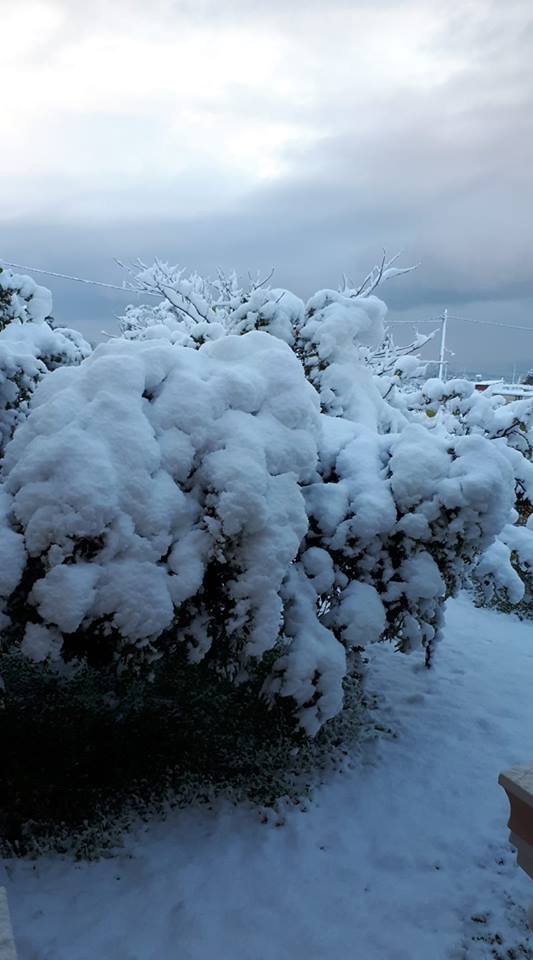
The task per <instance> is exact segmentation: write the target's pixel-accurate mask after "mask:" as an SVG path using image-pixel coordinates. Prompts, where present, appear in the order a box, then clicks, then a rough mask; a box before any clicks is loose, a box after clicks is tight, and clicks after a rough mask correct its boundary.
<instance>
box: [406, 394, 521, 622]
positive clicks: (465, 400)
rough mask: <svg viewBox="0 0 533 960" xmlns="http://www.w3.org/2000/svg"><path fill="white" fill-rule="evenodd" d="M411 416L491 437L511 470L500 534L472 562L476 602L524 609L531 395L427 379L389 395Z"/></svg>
mask: <svg viewBox="0 0 533 960" xmlns="http://www.w3.org/2000/svg"><path fill="white" fill-rule="evenodd" d="M391 400H393V401H394V402H395V403H396V404H397V405H398V406H399V407H400V408H401V409H403V410H404V411H406V412H407V414H408V415H409V416H410V417H414V418H415V419H418V421H419V422H421V423H425V425H426V426H427V427H428V428H429V429H430V430H431V431H432V432H435V433H440V434H444V435H453V436H456V437H457V436H478V437H484V438H486V439H487V440H489V441H490V442H491V445H492V449H493V452H492V453H491V456H494V455H495V452H496V451H497V453H498V454H499V455H500V456H503V457H504V458H505V459H506V460H507V462H508V464H509V466H510V468H511V471H512V474H513V478H514V488H515V498H516V500H515V505H514V506H515V510H514V511H513V513H512V515H511V517H510V522H509V523H508V524H506V525H505V527H504V528H503V530H502V531H501V534H499V535H498V536H497V538H496V540H495V541H494V542H493V543H492V544H491V545H490V546H489V548H488V549H487V550H486V551H485V552H484V553H483V554H482V556H481V558H480V560H479V562H478V563H477V564H475V565H474V566H473V567H472V582H473V585H474V588H475V591H476V595H477V596H478V598H479V600H480V602H485V603H496V604H498V605H503V606H504V607H509V605H511V606H512V605H516V604H519V605H520V606H519V607H517V610H518V611H522V612H524V611H528V610H529V609H530V607H531V601H530V599H529V598H530V597H531V595H532V593H533V562H532V558H533V526H532V525H531V522H529V521H528V517H529V516H530V514H531V510H532V506H533V463H532V460H531V457H532V453H533V401H532V400H529V399H523V400H516V401H512V402H510V403H505V401H504V399H503V398H502V397H500V396H498V395H497V394H494V393H493V392H492V391H491V390H490V389H489V390H485V391H478V390H476V389H475V386H474V384H473V383H471V382H470V381H467V380H449V381H446V382H443V381H442V380H439V379H437V378H433V379H430V380H428V381H426V382H425V383H424V384H423V385H422V387H421V388H420V389H418V390H410V391H406V390H403V391H396V392H395V394H394V397H391Z"/></svg>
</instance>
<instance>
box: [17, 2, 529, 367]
mask: <svg viewBox="0 0 533 960" xmlns="http://www.w3.org/2000/svg"><path fill="white" fill-rule="evenodd" d="M0 24H1V28H2V44H1V51H2V52H1V57H0V83H1V89H2V100H1V108H0V109H1V125H0V129H1V131H2V134H1V149H0V257H4V258H5V259H7V260H14V261H17V262H21V263H23V264H30V265H33V266H40V267H43V268H48V269H51V270H59V271H63V272H75V273H78V274H81V275H83V276H87V277H96V278H99V279H102V280H110V281H114V282H117V283H121V282H122V275H121V273H120V271H119V269H118V267H116V266H115V265H114V263H113V257H115V256H118V257H121V258H123V259H125V258H126V259H127V258H130V257H136V256H141V257H143V258H144V259H147V260H150V259H151V258H153V257H154V256H160V257H162V258H163V259H167V260H170V261H171V262H173V263H180V264H182V265H185V266H187V267H190V268H199V269H200V270H202V271H206V272H211V271H213V270H214V269H215V267H216V266H217V265H222V266H225V267H230V266H233V265H234V266H235V267H236V268H237V269H238V270H239V271H242V272H243V273H246V271H247V270H248V269H251V270H254V271H255V269H260V270H265V269H269V268H270V267H271V266H275V267H276V275H275V282H276V284H277V285H284V286H289V287H290V288H291V289H293V290H294V291H295V292H296V293H299V294H300V295H302V296H306V295H308V294H309V293H310V292H312V291H313V290H315V289H317V288H321V287H324V286H337V283H338V280H339V277H340V275H341V274H342V272H346V273H348V274H350V275H353V276H355V277H356V278H357V277H359V276H361V275H363V274H364V273H366V272H367V270H368V268H369V267H370V266H372V264H373V263H374V262H375V260H376V259H377V258H379V256H380V252H381V249H382V248H383V247H385V248H386V249H387V251H388V252H390V253H394V252H395V251H396V250H397V249H399V248H403V249H404V250H405V256H404V261H405V262H409V261H410V262H419V261H420V263H421V266H420V267H419V269H418V270H417V271H416V272H415V273H413V274H411V275H409V276H407V277H402V278H399V279H398V280H396V281H394V282H391V283H390V284H389V285H388V286H387V287H384V288H383V293H382V295H383V296H384V299H386V300H387V302H388V303H389V307H390V318H391V319H406V318H411V317H412V318H413V319H414V320H416V319H422V318H424V317H431V316H434V315H435V314H438V313H440V312H441V310H442V309H443V308H444V307H445V306H447V307H448V308H449V310H450V312H451V313H454V314H460V315H464V316H467V317H472V318H474V319H476V318H477V319H482V318H485V319H490V320H492V321H496V322H502V323H514V324H518V325H522V326H529V327H530V328H531V331H532V332H531V333H529V332H521V331H519V330H505V329H502V328H499V327H496V326H495V327H489V326H486V327H479V326H478V327H474V326H473V325H471V324H467V323H461V322H459V321H453V322H451V323H450V347H451V348H452V349H453V350H454V353H455V357H454V358H453V364H454V366H455V368H456V369H458V370H461V369H463V368H467V369H469V370H478V369H479V370H480V371H484V372H489V371H490V372H500V371H501V372H507V371H509V372H510V370H511V369H512V366H513V363H515V362H516V363H517V364H518V370H519V371H522V370H524V369H526V368H527V367H528V366H533V237H532V234H533V3H532V2H531V0H493V2H491V0H457V2H451V0H425V2H422V0H403V2H400V0H398V2H396V3H394V2H387V0H373V2H368V3H367V2H359V0H351V2H350V0H321V2H319V0H284V2H281V0H268V2H259V0H256V2H254V0H235V2H224V0H218V2H217V0H189V2H185V0H142V2H141V0H113V2H110V0H91V3H88V2H87V0H18V2H16V3H15V2H8V0H0ZM44 282H47V285H48V286H50V287H51V288H52V289H53V292H54V298H55V304H56V309H55V313H56V316H57V317H58V319H60V320H61V321H63V322H65V323H69V324H71V325H72V326H77V327H79V328H80V329H82V330H83V332H84V333H85V334H86V335H89V336H90V337H92V338H95V337H97V336H98V332H99V331H100V330H101V329H102V328H104V327H105V328H106V329H107V330H114V329H115V325H114V324H115V321H114V319H113V318H114V316H115V315H116V314H117V313H118V312H120V310H121V307H122V306H123V305H124V304H125V303H126V302H127V299H125V298H124V297H123V295H122V294H120V293H118V294H116V296H115V295H113V294H106V293H105V292H101V291H99V290H97V289H96V288H84V287H82V286H80V285H75V284H72V283H66V282H63V281H61V282H60V281H55V282H53V281H44ZM397 329H398V330H400V331H402V333H403V331H404V330H407V328H404V327H398V328H397Z"/></svg>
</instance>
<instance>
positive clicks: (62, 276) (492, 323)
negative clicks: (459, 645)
mask: <svg viewBox="0 0 533 960" xmlns="http://www.w3.org/2000/svg"><path fill="white" fill-rule="evenodd" d="M0 263H3V264H5V266H6V267H14V268H15V269H16V270H28V272H29V273H39V274H42V275H43V276H45V277H55V278H56V279H57V280H72V281H74V283H84V284H86V285H88V286H92V287H106V288H107V289H108V290H120V292H121V293H127V294H130V295H131V294H132V293H135V294H137V295H139V294H141V293H144V294H146V296H148V297H158V298H159V297H160V294H159V293H152V291H150V290H142V291H141V290H135V289H133V288H132V287H128V286H125V285H122V286H119V285H118V284H117V283H106V282H104V281H103V280H89V279H87V278H86V277H74V276H71V274H69V273H57V272H55V271H54V270H43V269H41V268H40V267H28V266H27V265H26V264H23V263H11V261H9V260H4V259H2V257H0ZM443 320H444V318H443V316H442V315H441V316H439V317H423V318H422V319H420V320H389V321H388V322H387V326H392V325H393V324H408V325H409V326H413V327H416V326H418V325H419V324H421V323H442V322H443ZM448 320H461V321H462V322H464V323H478V324H481V325H482V326H489V327H503V328H504V329H505V330H525V331H526V332H528V333H533V327H525V326H522V325H520V324H516V323H502V322H501V321H500V320H475V319H474V318H473V317H458V316H453V315H452V314H448Z"/></svg>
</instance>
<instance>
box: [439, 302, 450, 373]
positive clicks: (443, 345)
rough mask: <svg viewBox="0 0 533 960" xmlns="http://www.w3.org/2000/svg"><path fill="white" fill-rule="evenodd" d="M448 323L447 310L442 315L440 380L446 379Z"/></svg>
mask: <svg viewBox="0 0 533 960" xmlns="http://www.w3.org/2000/svg"><path fill="white" fill-rule="evenodd" d="M447 323H448V311H447V310H445V311H444V313H443V315H442V328H441V333H440V356H439V380H444V370H445V367H446V361H445V359H444V354H445V353H446V326H447Z"/></svg>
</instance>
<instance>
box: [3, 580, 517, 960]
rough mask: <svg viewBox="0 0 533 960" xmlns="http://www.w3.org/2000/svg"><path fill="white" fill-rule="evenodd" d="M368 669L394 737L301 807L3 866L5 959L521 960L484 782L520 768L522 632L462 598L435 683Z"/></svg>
mask: <svg viewBox="0 0 533 960" xmlns="http://www.w3.org/2000/svg"><path fill="white" fill-rule="evenodd" d="M373 661H374V663H373V668H372V674H371V676H372V686H373V687H374V688H375V689H377V690H379V691H381V692H382V694H383V697H382V698H381V699H380V704H379V707H378V710H377V712H376V714H375V715H376V718H377V721H376V722H378V723H381V724H383V726H385V727H391V728H392V729H393V730H394V731H395V732H396V733H397V737H396V738H393V737H390V738H387V736H384V737H383V738H381V739H380V740H379V741H378V742H377V743H376V744H375V745H374V747H373V748H372V749H371V750H370V751H369V752H367V751H365V752H364V754H363V755H362V756H360V757H358V758H355V760H354V764H353V768H352V769H351V770H349V771H347V772H345V773H344V774H342V775H341V774H337V775H336V776H335V777H333V778H332V779H331V780H330V782H328V783H327V784H326V785H325V786H323V787H322V788H321V789H320V790H319V791H318V794H317V797H316V802H315V804H314V805H312V806H311V807H310V809H309V810H308V812H306V813H301V812H299V811H296V810H294V811H292V812H291V813H289V815H288V816H287V818H286V820H285V822H284V824H282V825H280V826H276V824H275V821H274V820H273V821H271V822H269V823H266V824H263V823H261V822H260V821H259V818H258V816H257V814H254V813H250V812H249V811H247V810H244V809H237V810H236V809H232V808H227V807H223V808H221V809H219V810H217V811H216V812H209V811H207V810H201V811H196V810H190V811H179V812H177V813H174V814H172V815H171V817H170V818H169V819H168V820H166V821H165V822H159V823H154V824H152V825H150V826H149V827H146V828H143V829H142V830H139V832H138V833H137V834H136V835H131V836H130V837H129V838H128V839H127V840H126V844H125V850H124V852H123V853H121V854H119V855H117V856H116V857H115V858H113V859H109V860H103V861H100V862H97V863H84V864H73V863H70V862H68V861H65V860H61V859H51V858H50V859H43V860H41V861H40V862H38V863H36V864H33V863H29V862H18V863H14V862H13V861H11V862H9V863H6V869H5V876H4V878H3V882H5V883H6V885H7V887H8V894H9V898H10V904H11V910H12V915H13V922H14V928H15V935H16V939H17V944H18V950H19V960H178V958H179V960H313V958H316V960H336V958H339V960H341V958H342V960H352V958H357V960H378V958H379V960H431V958H435V960H440V958H457V960H459V958H469V960H470V958H472V960H473V958H476V960H479V958H485V957H486V958H492V957H498V958H505V960H518V958H525V957H533V938H532V939H531V941H530V939H529V937H528V932H527V929H526V924H525V909H524V908H525V907H527V905H528V902H529V901H530V900H531V899H533V882H531V881H529V880H528V878H527V877H526V876H525V874H522V872H521V871H519V870H518V868H517V867H516V865H515V863H514V857H513V854H512V852H511V851H510V848H509V847H508V844H507V830H506V821H507V816H508V809H507V802H506V799H505V795H504V793H503V790H502V789H501V788H500V787H499V786H498V785H497V782H496V781H497V776H498V772H499V771H500V770H501V769H504V768H506V767H508V766H510V765H511V764H513V763H516V762H523V761H527V760H531V759H532V758H533V737H532V733H533V696H532V687H533V627H532V625H531V623H519V622H517V621H516V620H514V619H513V618H510V617H506V616H504V615H501V614H497V613H492V612H488V611H479V610H475V609H474V608H473V607H472V606H471V605H470V604H469V603H468V601H466V600H464V599H461V600H459V601H455V602H453V603H452V604H450V607H449V613H448V628H447V638H446V642H445V644H444V645H443V646H442V647H441V649H440V653H439V656H438V658H437V659H436V665H435V670H434V671H432V672H431V673H429V674H428V673H427V672H425V671H424V670H423V669H421V665H420V663H419V662H418V661H416V660H414V659H413V658H407V657H401V656H398V655H396V656H394V655H392V654H391V653H390V652H389V651H388V649H385V648H384V647H379V648H375V650H374V651H373ZM0 880H1V877H0ZM530 951H531V952H530Z"/></svg>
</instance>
